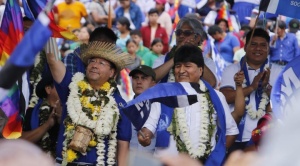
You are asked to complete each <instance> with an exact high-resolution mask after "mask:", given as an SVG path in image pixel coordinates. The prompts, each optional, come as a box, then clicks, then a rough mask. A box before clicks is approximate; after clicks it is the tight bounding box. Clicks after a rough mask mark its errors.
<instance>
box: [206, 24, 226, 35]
mask: <svg viewBox="0 0 300 166" xmlns="http://www.w3.org/2000/svg"><path fill="white" fill-rule="evenodd" d="M217 32H219V33H223V30H222V29H221V28H220V27H219V26H218V25H213V26H211V27H209V28H208V34H209V35H210V36H212V35H215V34H216V33H217Z"/></svg>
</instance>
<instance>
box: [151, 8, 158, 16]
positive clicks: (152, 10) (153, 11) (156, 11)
mask: <svg viewBox="0 0 300 166" xmlns="http://www.w3.org/2000/svg"><path fill="white" fill-rule="evenodd" d="M154 13H156V14H157V15H158V14H159V13H158V10H157V9H156V8H152V9H150V10H149V11H148V15H150V14H154Z"/></svg>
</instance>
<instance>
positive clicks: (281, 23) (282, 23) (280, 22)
mask: <svg viewBox="0 0 300 166" xmlns="http://www.w3.org/2000/svg"><path fill="white" fill-rule="evenodd" d="M278 27H279V28H280V29H286V23H285V22H284V21H282V20H279V21H278Z"/></svg>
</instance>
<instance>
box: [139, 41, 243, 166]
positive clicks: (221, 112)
mask: <svg viewBox="0 0 300 166" xmlns="http://www.w3.org/2000/svg"><path fill="white" fill-rule="evenodd" d="M183 55H184V56H183ZM174 64H175V65H174V68H173V69H174V77H175V81H176V82H189V83H194V84H195V85H194V86H193V87H194V91H196V93H197V94H198V95H199V97H198V98H199V99H198V102H196V103H194V104H191V105H190V106H187V107H183V108H175V109H174V111H173V108H169V109H171V111H170V112H172V114H171V116H170V117H171V119H170V120H171V124H170V126H167V127H168V129H167V132H168V133H169V135H164V137H160V136H159V135H157V139H156V142H157V143H156V144H158V143H159V144H162V142H164V143H165V144H167V146H166V147H156V149H155V156H159V157H161V156H165V155H177V154H178V153H187V154H188V155H189V156H190V157H191V158H194V159H198V160H200V161H201V162H203V163H205V164H207V165H211V164H212V163H214V164H213V165H222V163H223V161H224V157H225V154H226V148H228V147H230V146H231V144H232V143H233V142H234V140H235V137H236V135H237V134H238V128H237V125H236V122H235V120H234V119H233V117H232V116H231V114H230V111H229V107H228V105H227V103H226V100H225V97H224V96H223V95H222V93H220V92H218V91H216V90H214V89H213V88H212V87H211V86H210V85H209V84H208V83H207V82H205V81H203V80H202V79H200V78H201V77H202V74H203V68H204V60H203V56H202V51H201V50H200V49H199V48H198V47H197V46H191V45H184V46H181V47H180V48H179V49H178V50H177V51H176V52H175V54H174ZM237 77H238V75H237ZM240 84H241V81H240ZM174 91H175V90H174ZM179 102H184V101H181V100H180V101H179ZM162 113H163V112H162ZM159 123H161V122H159ZM144 126H157V125H156V124H153V122H152V121H147V122H146V123H145V125H144ZM157 130H160V129H159V126H158V128H157ZM142 131H145V130H144V129H142ZM146 134H147V133H146ZM170 134H171V135H170ZM139 137H140V139H139V141H141V142H142V143H143V144H144V143H145V141H146V140H143V139H141V134H140V133H139ZM159 137H160V139H158V138H159ZM216 137H218V139H217V141H216ZM225 137H226V139H225Z"/></svg>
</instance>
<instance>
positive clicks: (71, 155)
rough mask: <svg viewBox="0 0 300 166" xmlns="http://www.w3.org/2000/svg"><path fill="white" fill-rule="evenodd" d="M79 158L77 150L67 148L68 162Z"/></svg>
mask: <svg viewBox="0 0 300 166" xmlns="http://www.w3.org/2000/svg"><path fill="white" fill-rule="evenodd" d="M76 158H77V154H76V152H74V151H73V150H72V149H68V150H67V162H68V163H71V162H73V161H74V160H75V159H76Z"/></svg>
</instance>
